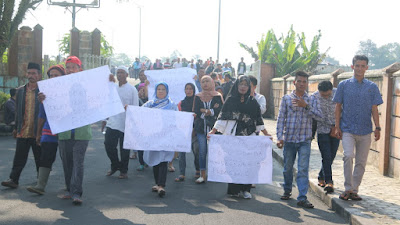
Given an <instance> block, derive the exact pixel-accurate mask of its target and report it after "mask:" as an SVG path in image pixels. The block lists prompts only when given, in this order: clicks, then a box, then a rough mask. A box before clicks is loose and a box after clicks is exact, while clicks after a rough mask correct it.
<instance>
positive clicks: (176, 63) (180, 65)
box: [172, 62, 182, 69]
mask: <svg viewBox="0 0 400 225" xmlns="http://www.w3.org/2000/svg"><path fill="white" fill-rule="evenodd" d="M172 67H174V68H175V69H176V68H182V63H178V62H175V63H174V65H173V66H172Z"/></svg>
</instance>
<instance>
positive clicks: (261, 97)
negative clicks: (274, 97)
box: [249, 75, 267, 115]
mask: <svg viewBox="0 0 400 225" xmlns="http://www.w3.org/2000/svg"><path fill="white" fill-rule="evenodd" d="M249 78H250V85H251V93H250V95H251V96H253V97H254V98H255V99H256V100H257V102H258V104H259V105H260V109H261V115H262V114H264V113H265V112H266V111H267V100H266V99H265V97H264V95H262V94H259V93H256V88H257V78H255V77H254V76H252V75H250V76H249Z"/></svg>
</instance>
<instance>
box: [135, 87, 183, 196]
mask: <svg viewBox="0 0 400 225" xmlns="http://www.w3.org/2000/svg"><path fill="white" fill-rule="evenodd" d="M168 93H169V90H168V85H167V84H166V83H164V82H160V83H158V84H156V85H155V93H154V96H153V100H149V101H148V102H146V103H145V104H144V105H143V107H149V108H155V109H163V110H175V111H178V107H177V106H176V105H175V103H173V102H172V100H171V99H170V98H169V95H168ZM154 141H157V140H154ZM174 154H175V153H174V152H170V151H145V152H144V155H143V159H144V161H145V162H146V163H147V165H149V166H152V167H153V174H154V180H155V182H156V185H155V186H153V187H152V191H153V192H158V195H159V196H160V197H163V196H164V195H165V189H164V188H165V183H166V181H167V169H168V162H170V161H171V160H172V159H173V158H174Z"/></svg>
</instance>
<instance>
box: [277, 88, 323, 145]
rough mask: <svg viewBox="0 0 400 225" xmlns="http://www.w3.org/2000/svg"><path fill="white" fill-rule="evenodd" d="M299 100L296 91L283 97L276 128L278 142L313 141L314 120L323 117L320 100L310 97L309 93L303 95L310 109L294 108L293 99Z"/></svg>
mask: <svg viewBox="0 0 400 225" xmlns="http://www.w3.org/2000/svg"><path fill="white" fill-rule="evenodd" d="M299 98H300V97H298V96H297V95H296V94H295V91H293V92H292V93H291V94H289V95H285V96H283V97H282V101H281V105H280V108H279V115H278V121H277V127H276V135H277V138H278V141H280V140H284V141H285V142H293V143H300V142H305V141H308V140H311V139H312V118H313V117H314V118H315V117H319V118H321V117H322V112H321V108H320V105H319V102H318V99H317V98H315V97H314V96H308V94H307V93H305V94H304V95H303V99H304V101H305V102H306V103H307V105H308V106H309V109H308V110H306V109H305V108H303V107H298V106H294V105H293V104H292V99H299Z"/></svg>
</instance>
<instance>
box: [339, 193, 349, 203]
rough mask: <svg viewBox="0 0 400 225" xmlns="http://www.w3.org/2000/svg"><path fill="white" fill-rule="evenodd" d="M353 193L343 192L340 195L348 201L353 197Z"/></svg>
mask: <svg viewBox="0 0 400 225" xmlns="http://www.w3.org/2000/svg"><path fill="white" fill-rule="evenodd" d="M351 195H352V193H351V192H343V193H342V194H340V195H339V198H340V199H342V200H345V201H347V200H349V199H350V198H351Z"/></svg>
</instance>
